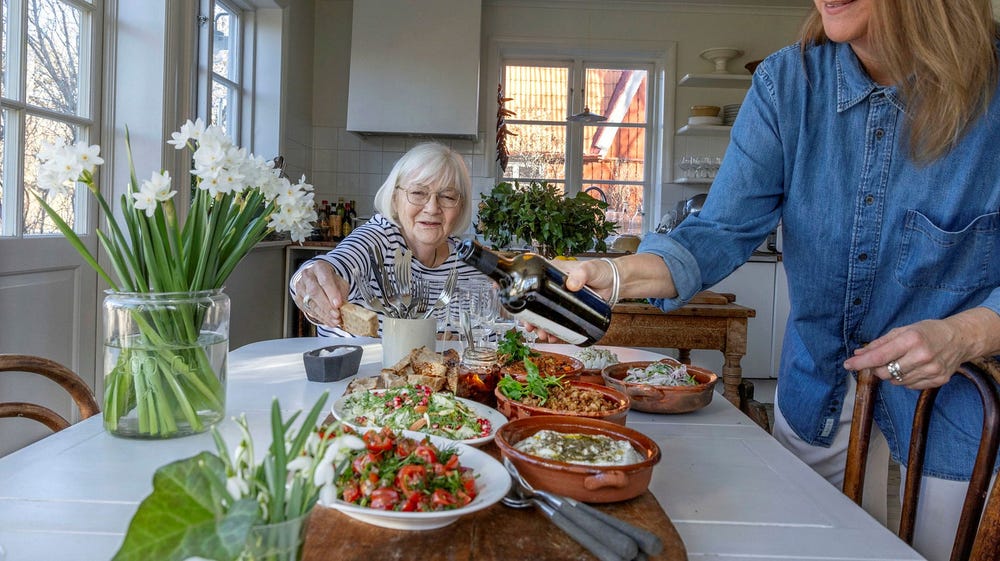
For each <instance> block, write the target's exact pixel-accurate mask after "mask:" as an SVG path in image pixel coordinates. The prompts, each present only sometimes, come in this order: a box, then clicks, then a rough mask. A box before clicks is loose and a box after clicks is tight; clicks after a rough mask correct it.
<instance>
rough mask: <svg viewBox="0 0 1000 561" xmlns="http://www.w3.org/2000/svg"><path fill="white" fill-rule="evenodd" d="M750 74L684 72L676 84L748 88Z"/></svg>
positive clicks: (695, 86)
mask: <svg viewBox="0 0 1000 561" xmlns="http://www.w3.org/2000/svg"><path fill="white" fill-rule="evenodd" d="M752 78H753V76H751V75H750V74H723V73H718V74H685V75H684V77H683V78H681V80H680V82H678V83H677V85H678V86H684V87H689V88H743V89H746V88H749V87H750V82H751V80H752Z"/></svg>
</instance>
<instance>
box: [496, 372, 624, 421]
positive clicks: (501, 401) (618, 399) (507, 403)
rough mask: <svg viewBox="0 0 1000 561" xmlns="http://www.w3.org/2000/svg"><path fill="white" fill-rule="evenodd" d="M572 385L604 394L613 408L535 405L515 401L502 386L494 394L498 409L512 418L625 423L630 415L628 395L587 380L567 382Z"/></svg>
mask: <svg viewBox="0 0 1000 561" xmlns="http://www.w3.org/2000/svg"><path fill="white" fill-rule="evenodd" d="M567 383H568V384H570V385H571V386H575V387H578V388H582V389H587V390H590V391H595V392H598V393H600V394H601V395H603V396H604V399H605V400H607V401H608V402H609V404H610V405H612V406H613V408H612V409H609V410H606V411H602V412H600V413H577V412H573V411H564V410H559V409H549V408H547V407H536V406H533V405H526V404H524V403H521V402H520V401H514V400H512V399H510V398H509V397H507V396H505V395H504V394H503V392H501V391H500V388H497V389H496V390H494V392H493V393H494V394H495V395H496V396H497V411H499V412H501V413H503V414H504V416H505V417H507V418H508V419H510V420H512V421H513V420H514V419H523V418H525V417H537V416H540V415H564V416H567V417H575V418H580V419H599V420H604V421H609V422H612V423H617V424H619V425H624V424H625V417H626V416H627V415H628V410H629V399H628V396H626V395H625V394H623V393H622V392H620V391H618V390H616V389H614V388H609V387H606V386H599V385H597V384H588V383H586V382H574V381H570V382H567Z"/></svg>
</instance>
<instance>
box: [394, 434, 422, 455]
mask: <svg viewBox="0 0 1000 561" xmlns="http://www.w3.org/2000/svg"><path fill="white" fill-rule="evenodd" d="M416 449H417V442H416V441H415V440H413V439H412V438H400V439H397V440H396V457H397V458H405V457H407V456H409V455H410V454H412V453H413V451H414V450H416Z"/></svg>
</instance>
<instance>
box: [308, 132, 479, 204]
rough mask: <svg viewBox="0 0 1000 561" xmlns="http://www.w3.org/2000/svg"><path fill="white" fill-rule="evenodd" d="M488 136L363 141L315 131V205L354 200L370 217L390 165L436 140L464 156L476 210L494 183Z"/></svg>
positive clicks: (311, 174)
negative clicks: (326, 201) (466, 138)
mask: <svg viewBox="0 0 1000 561" xmlns="http://www.w3.org/2000/svg"><path fill="white" fill-rule="evenodd" d="M486 138H487V135H486V134H485V133H480V134H479V138H478V139H477V140H462V139H450V138H433V137H402V136H361V135H358V134H356V133H352V132H347V130H346V129H344V128H343V127H315V128H314V129H313V151H312V169H311V171H307V172H306V177H307V180H308V181H309V183H312V185H313V186H314V187H315V189H316V200H317V201H322V200H324V199H325V200H328V201H330V202H331V203H336V202H337V199H338V198H340V197H343V198H344V200H347V201H349V200H352V199H353V200H355V201H357V203H358V208H357V212H358V215H359V216H370V215H371V213H372V202H373V199H374V197H375V192H376V191H378V188H379V187H380V186H381V185H382V182H383V181H385V178H386V177H387V176H388V175H389V171H390V170H391V169H392V166H393V165H394V164H395V163H396V161H397V160H399V158H400V157H402V155H403V154H404V153H406V151H407V150H409V149H410V148H412V147H413V146H415V145H417V144H419V143H421V142H427V141H431V140H433V141H437V142H441V143H442V144H446V145H448V146H451V147H452V148H454V149H455V150H456V151H457V152H458V153H459V154H462V155H463V156H464V157H465V164H466V165H467V166H468V167H469V173H470V174H471V176H472V190H473V201H472V204H473V208H475V207H476V206H478V204H479V201H480V200H481V198H482V195H483V194H484V193H489V192H490V190H491V189H493V186H494V184H495V182H496V179H495V169H496V152H495V147H494V146H493V145H492V143H487V142H486Z"/></svg>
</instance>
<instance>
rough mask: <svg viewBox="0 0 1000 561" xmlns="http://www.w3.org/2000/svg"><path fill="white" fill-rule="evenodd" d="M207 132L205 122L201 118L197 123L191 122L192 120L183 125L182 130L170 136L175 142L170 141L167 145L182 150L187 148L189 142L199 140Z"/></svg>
mask: <svg viewBox="0 0 1000 561" xmlns="http://www.w3.org/2000/svg"><path fill="white" fill-rule="evenodd" d="M204 132H205V121H203V120H201V119H200V118H199V119H198V120H196V121H195V122H193V123H192V122H191V120H190V119H188V121H187V122H186V123H184V124H183V125H181V130H179V131H178V132H175V133H173V134H171V135H170V137H171V138H172V139H173V140H168V141H167V144H173V146H174V148H176V149H177V150H180V149H181V148H184V147H186V146H187V143H188V141H189V140H198V139H200V138H201V135H202V134H204Z"/></svg>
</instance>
